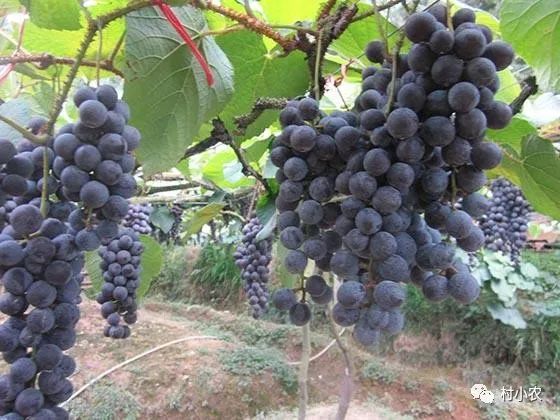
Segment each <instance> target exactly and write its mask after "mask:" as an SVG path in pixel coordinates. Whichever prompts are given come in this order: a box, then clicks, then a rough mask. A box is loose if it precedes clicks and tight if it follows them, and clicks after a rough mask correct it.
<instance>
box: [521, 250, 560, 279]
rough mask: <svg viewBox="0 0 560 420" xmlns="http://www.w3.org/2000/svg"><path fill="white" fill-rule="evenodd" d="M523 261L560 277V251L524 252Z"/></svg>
mask: <svg viewBox="0 0 560 420" xmlns="http://www.w3.org/2000/svg"><path fill="white" fill-rule="evenodd" d="M521 260H522V261H525V262H530V263H532V264H533V265H534V266H535V267H537V268H538V269H539V270H541V271H546V272H548V273H550V274H552V275H554V276H555V277H560V251H558V250H554V251H546V252H536V251H531V250H528V249H526V250H524V251H523V253H522V254H521Z"/></svg>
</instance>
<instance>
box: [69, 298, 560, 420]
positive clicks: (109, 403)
mask: <svg viewBox="0 0 560 420" xmlns="http://www.w3.org/2000/svg"><path fill="white" fill-rule="evenodd" d="M82 314H83V315H82V319H81V320H80V322H79V324H78V331H79V335H78V344H77V346H76V347H74V348H73V349H72V350H71V354H73V355H74V356H75V357H76V359H77V362H78V371H77V373H76V374H75V375H74V377H73V378H72V380H73V382H74V384H75V389H79V388H80V387H81V386H82V385H83V384H85V383H87V382H89V381H91V380H92V379H93V378H95V377H97V376H98V375H99V374H101V373H103V372H105V371H106V370H107V369H109V368H111V367H113V366H115V365H117V364H119V363H121V362H124V361H126V360H128V359H130V358H132V357H134V356H136V355H138V354H140V353H142V352H145V351H147V350H150V349H153V348H155V347H157V346H159V345H162V344H164V343H166V342H170V341H172V340H177V339H181V338H183V337H192V336H206V335H210V336H214V337H216V339H214V340H210V339H197V340H191V341H184V342H181V343H179V344H175V345H172V346H169V347H167V348H165V349H163V350H160V351H157V352H153V353H151V354H149V355H147V356H146V357H143V358H140V359H138V360H136V361H134V362H133V363H130V364H128V365H126V366H124V367H122V368H120V369H118V370H116V371H115V372H113V373H111V374H110V375H107V376H106V377H105V378H104V379H102V380H101V381H98V382H96V384H94V385H92V386H89V387H88V388H87V389H86V390H85V391H84V392H83V393H82V394H80V396H78V397H77V398H76V399H75V400H74V401H72V402H71V403H70V404H69V407H70V408H71V412H72V414H73V416H74V418H80V419H92V420H96V419H99V420H102V419H103V420H112V419H127V420H128V419H131V420H132V419H205V420H206V419H228V420H230V419H231V420H233V419H245V418H258V419H267V420H268V419H271V420H274V419H278V420H280V419H292V418H297V415H296V411H295V408H296V406H297V384H296V381H297V367H291V366H288V365H287V364H286V363H285V362H286V361H297V360H298V359H299V354H300V344H299V330H298V329H297V328H295V327H290V326H282V325H277V324H272V323H267V322H262V321H259V322H255V321H253V320H252V319H250V318H248V317H246V316H240V315H236V314H232V313H230V312H220V311H216V310H213V309H210V308H208V307H202V306H184V305H178V304H164V303H158V302H148V303H146V304H145V305H144V306H143V307H142V308H141V310H140V317H139V318H140V319H139V322H138V323H137V324H136V325H135V326H134V327H133V335H132V337H131V338H129V339H127V340H118V341H115V340H110V339H106V338H104V337H103V336H102V333H101V332H102V328H103V325H104V321H103V319H101V316H100V315H99V311H98V308H97V305H96V303H95V302H92V301H89V300H87V299H85V300H84V303H83V304H82ZM329 341H330V338H329V337H328V336H325V335H320V334H314V335H313V337H312V346H313V354H315V353H316V352H318V351H320V350H321V349H322V348H323V347H324V346H325V345H326V344H328V342H329ZM348 342H351V340H348ZM452 346H453V344H452V341H451V340H445V339H443V340H440V341H439V342H436V341H434V340H432V339H429V338H427V337H414V336H407V335H403V336H401V337H400V338H399V339H398V341H397V342H396V343H395V344H394V348H398V352H388V354H390V355H389V356H379V355H375V354H370V353H366V352H365V351H362V350H360V349H358V348H356V347H354V346H352V347H351V352H352V355H353V359H354V360H355V367H356V381H355V382H356V389H355V393H354V398H353V400H352V404H351V407H350V411H349V413H348V416H347V418H348V419H352V420H362V419H367V420H376V419H384V420H385V419H400V418H423V419H469V420H471V419H482V418H508V419H509V418H530V419H532V418H535V419H537V418H551V419H553V418H556V419H557V418H560V413H558V412H551V411H549V410H548V409H547V408H546V407H545V406H537V405H535V406H532V405H530V404H524V405H523V406H515V407H514V406H510V405H508V406H505V405H504V404H501V405H500V404H494V405H492V406H489V407H488V406H483V405H482V403H480V402H477V401H474V400H473V399H472V397H471V396H470V387H471V386H472V384H473V383H476V382H473V381H474V380H479V381H480V382H484V379H487V378H486V376H485V375H486V372H485V371H484V370H483V369H482V370H480V369H478V370H475V371H470V370H468V369H465V368H459V367H456V366H441V365H439V364H438V363H437V362H435V360H434V357H433V355H434V354H435V353H436V352H439V353H441V352H445V351H446V350H447V349H452ZM449 351H451V350H449ZM430 360H431V361H432V363H430V362H429V361H430ZM343 371H344V365H343V363H342V358H341V355H340V353H339V351H338V349H337V348H336V346H334V347H332V348H331V349H330V350H329V351H328V352H327V353H325V354H324V355H323V356H322V357H321V358H319V359H318V360H316V361H314V362H312V364H311V366H310V370H309V391H310V406H309V409H308V416H307V418H308V419H313V420H315V419H316V420H327V419H331V418H334V413H335V412H336V408H337V401H338V393H339V387H340V384H339V382H340V378H341V376H342V373H343ZM520 413H521V414H522V415H521V414H520Z"/></svg>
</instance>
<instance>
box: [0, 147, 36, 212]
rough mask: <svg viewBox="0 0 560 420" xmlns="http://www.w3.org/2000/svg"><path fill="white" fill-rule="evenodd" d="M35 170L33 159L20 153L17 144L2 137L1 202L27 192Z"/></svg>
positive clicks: (0, 156) (0, 164)
mask: <svg viewBox="0 0 560 420" xmlns="http://www.w3.org/2000/svg"><path fill="white" fill-rule="evenodd" d="M33 170H34V165H33V161H32V160H31V159H30V158H29V157H27V156H21V155H19V154H18V150H17V149H16V146H14V144H12V142H10V141H9V140H5V139H0V204H2V205H3V204H4V203H5V202H6V201H7V200H8V199H9V198H10V197H21V196H23V195H25V194H26V193H27V190H28V184H27V181H28V179H29V178H30V177H31V175H32V173H33Z"/></svg>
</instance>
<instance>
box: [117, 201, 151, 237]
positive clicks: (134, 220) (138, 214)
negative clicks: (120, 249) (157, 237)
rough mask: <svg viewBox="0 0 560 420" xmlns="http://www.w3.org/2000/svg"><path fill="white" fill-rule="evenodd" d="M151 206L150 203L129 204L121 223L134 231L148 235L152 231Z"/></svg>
mask: <svg viewBox="0 0 560 420" xmlns="http://www.w3.org/2000/svg"><path fill="white" fill-rule="evenodd" d="M152 211H153V208H152V206H151V204H129V206H128V213H127V214H126V216H125V218H124V220H123V225H124V226H125V227H127V228H131V229H133V230H134V231H135V232H136V233H139V234H143V235H149V234H150V233H152V226H151V225H150V215H151V214H152Z"/></svg>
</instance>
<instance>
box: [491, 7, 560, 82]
mask: <svg viewBox="0 0 560 420" xmlns="http://www.w3.org/2000/svg"><path fill="white" fill-rule="evenodd" d="M500 28H501V31H502V35H503V37H504V39H505V40H506V41H508V42H510V43H511V44H512V46H513V48H514V49H515V51H516V53H517V54H518V55H520V56H521V57H522V58H523V59H524V60H525V61H526V62H527V63H528V64H529V65H530V66H531V67H533V69H534V71H535V74H536V76H537V81H538V83H539V85H540V86H541V87H543V88H548V89H552V90H556V91H559V90H560V49H559V48H558V42H560V0H504V2H503V4H502V9H501V11H500Z"/></svg>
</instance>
